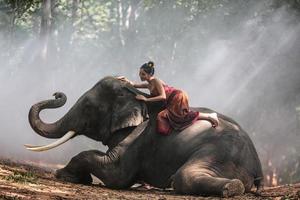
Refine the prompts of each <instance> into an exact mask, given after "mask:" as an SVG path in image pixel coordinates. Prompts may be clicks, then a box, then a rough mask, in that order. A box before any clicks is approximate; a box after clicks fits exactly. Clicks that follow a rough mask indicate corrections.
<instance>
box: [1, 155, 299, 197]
mask: <svg viewBox="0 0 300 200" xmlns="http://www.w3.org/2000/svg"><path fill="white" fill-rule="evenodd" d="M0 199H7V200H17V199H59V200H61V199H128V200H129V199H130V200H138V199H157V200H167V199H170V200H175V199H176V200H177V199H178V200H179V199H183V200H192V199H204V200H208V199H220V198H218V197H196V196H182V195H176V194H174V191H172V190H167V191H163V190H159V189H146V188H145V187H137V188H131V189H129V190H111V189H108V188H105V187H104V186H102V185H101V184H95V185H92V186H85V185H78V184H70V183H63V182H61V181H58V180H56V179H55V178H54V173H53V171H51V170H47V169H44V168H40V167H36V166H33V165H29V164H24V163H19V162H18V163H17V162H13V161H10V160H7V159H1V160H0ZM228 199H236V200H239V199H253V200H258V199H276V200H283V199H286V200H287V199H289V200H294V199H295V200H296V199H300V183H298V184H293V185H282V186H278V187H272V188H265V190H264V191H263V192H262V194H261V196H255V195H254V194H252V193H249V194H245V195H243V196H237V197H234V198H228Z"/></svg>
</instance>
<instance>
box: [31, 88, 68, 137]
mask: <svg viewBox="0 0 300 200" xmlns="http://www.w3.org/2000/svg"><path fill="white" fill-rule="evenodd" d="M54 96H55V99H51V100H45V101H41V102H39V103H37V104H35V105H33V106H32V107H31V109H30V111H29V115H28V119H29V123H30V125H31V127H32V128H33V130H34V131H35V132H37V133H38V134H39V135H41V136H43V137H46V138H61V137H62V136H64V135H65V134H66V133H67V132H68V131H69V130H68V129H69V127H66V126H64V118H66V117H63V118H61V119H60V120H58V121H56V122H54V123H52V124H47V123H45V122H43V121H42V120H41V119H40V116H39V113H40V112H41V111H42V110H44V109H47V108H58V107H61V106H63V105H64V104H65V103H66V101H67V97H66V95H65V94H63V93H55V94H54Z"/></svg>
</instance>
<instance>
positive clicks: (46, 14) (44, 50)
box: [40, 0, 52, 63]
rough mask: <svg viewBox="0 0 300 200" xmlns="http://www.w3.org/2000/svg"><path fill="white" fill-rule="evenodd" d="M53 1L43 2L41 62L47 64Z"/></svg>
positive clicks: (44, 0) (45, 0) (46, 0)
mask: <svg viewBox="0 0 300 200" xmlns="http://www.w3.org/2000/svg"><path fill="white" fill-rule="evenodd" d="M51 19H52V10H51V0H43V2H42V16H41V29H40V40H41V54H40V56H41V60H42V61H43V63H46V61H47V57H48V53H49V37H50V34H51V24H52V22H51Z"/></svg>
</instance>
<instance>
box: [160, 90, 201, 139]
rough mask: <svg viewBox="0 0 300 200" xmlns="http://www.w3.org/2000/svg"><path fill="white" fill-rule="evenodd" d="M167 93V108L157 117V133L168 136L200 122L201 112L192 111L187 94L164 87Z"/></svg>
mask: <svg viewBox="0 0 300 200" xmlns="http://www.w3.org/2000/svg"><path fill="white" fill-rule="evenodd" d="M163 87H164V90H165V93H166V108H165V109H164V110H162V111H161V112H159V113H158V115H157V131H158V132H159V133H160V134H162V135H168V134H170V133H171V131H172V130H178V131H181V130H183V129H185V128H187V127H188V126H190V125H192V124H193V123H194V122H195V121H197V120H198V116H199V112H194V111H190V109H189V102H188V96H187V94H186V93H185V92H184V91H182V90H178V89H175V88H173V87H169V86H167V85H163Z"/></svg>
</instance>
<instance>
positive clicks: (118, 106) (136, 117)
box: [110, 96, 149, 133]
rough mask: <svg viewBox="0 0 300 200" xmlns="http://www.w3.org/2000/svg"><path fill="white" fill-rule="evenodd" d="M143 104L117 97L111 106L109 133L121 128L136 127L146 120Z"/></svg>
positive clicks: (146, 112) (146, 115) (146, 113)
mask: <svg viewBox="0 0 300 200" xmlns="http://www.w3.org/2000/svg"><path fill="white" fill-rule="evenodd" d="M148 118H149V116H148V111H147V107H146V105H145V103H142V102H140V101H138V100H136V99H133V98H130V97H129V98H128V96H127V97H125V96H124V97H118V98H117V100H116V101H115V103H114V105H113V112H112V119H111V128H110V130H111V132H112V133H113V132H115V131H117V130H119V129H122V128H127V127H132V126H138V125H139V124H141V123H142V122H144V121H145V120H146V119H148Z"/></svg>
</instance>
